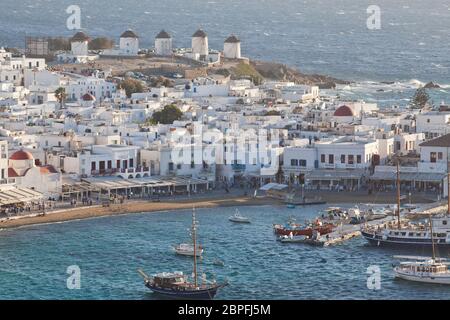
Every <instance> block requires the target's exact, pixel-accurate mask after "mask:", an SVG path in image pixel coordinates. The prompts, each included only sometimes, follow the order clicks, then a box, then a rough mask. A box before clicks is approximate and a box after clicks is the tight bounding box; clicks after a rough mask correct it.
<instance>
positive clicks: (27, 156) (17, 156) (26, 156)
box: [9, 150, 34, 160]
mask: <svg viewBox="0 0 450 320" xmlns="http://www.w3.org/2000/svg"><path fill="white" fill-rule="evenodd" d="M33 159H34V157H33V155H32V154H31V153H29V152H28V151H23V150H19V151H16V152H14V153H13V154H12V155H11V156H10V157H9V160H33Z"/></svg>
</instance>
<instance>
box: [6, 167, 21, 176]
mask: <svg viewBox="0 0 450 320" xmlns="http://www.w3.org/2000/svg"><path fill="white" fill-rule="evenodd" d="M18 176H19V175H18V174H17V172H16V170H14V168H8V177H9V178H15V177H18Z"/></svg>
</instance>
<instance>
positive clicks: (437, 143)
mask: <svg viewBox="0 0 450 320" xmlns="http://www.w3.org/2000/svg"><path fill="white" fill-rule="evenodd" d="M419 146H421V147H450V133H449V134H446V135H443V136H440V137H438V138H436V139H432V140H429V141H425V142H422V143H421V144H420V145H419Z"/></svg>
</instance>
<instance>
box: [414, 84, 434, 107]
mask: <svg viewBox="0 0 450 320" xmlns="http://www.w3.org/2000/svg"><path fill="white" fill-rule="evenodd" d="M428 101H430V96H429V95H428V92H427V90H426V89H425V88H424V87H420V88H419V89H417V90H416V92H415V93H414V96H413V97H412V100H411V106H412V108H413V109H423V108H424V107H425V106H426V105H427V103H428Z"/></svg>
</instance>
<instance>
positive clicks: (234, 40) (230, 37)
mask: <svg viewBox="0 0 450 320" xmlns="http://www.w3.org/2000/svg"><path fill="white" fill-rule="evenodd" d="M239 42H241V40H239V39H238V38H237V37H236V36H235V35H231V36H229V37H228V38H227V39H226V40H225V43H239Z"/></svg>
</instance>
